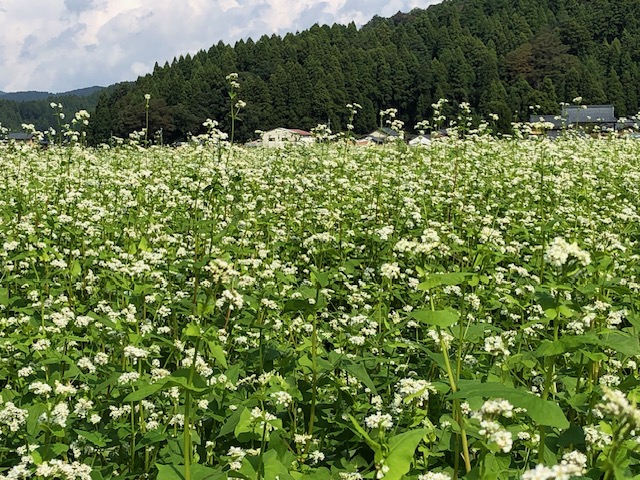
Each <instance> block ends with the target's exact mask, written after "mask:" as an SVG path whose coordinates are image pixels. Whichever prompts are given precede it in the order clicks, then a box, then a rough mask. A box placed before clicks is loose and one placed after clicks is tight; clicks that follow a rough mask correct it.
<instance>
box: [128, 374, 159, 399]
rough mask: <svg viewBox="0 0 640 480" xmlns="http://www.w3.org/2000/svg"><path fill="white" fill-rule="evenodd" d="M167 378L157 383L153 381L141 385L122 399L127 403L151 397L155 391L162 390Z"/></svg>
mask: <svg viewBox="0 0 640 480" xmlns="http://www.w3.org/2000/svg"><path fill="white" fill-rule="evenodd" d="M165 383H166V380H165V379H162V380H160V381H158V382H156V383H151V384H149V385H144V386H142V387H140V388H139V389H138V390H134V391H133V392H131V393H130V394H129V395H127V396H126V397H124V399H123V400H122V401H123V402H125V403H128V402H139V401H140V400H144V399H145V398H147V397H150V396H151V395H153V394H154V393H156V392H158V391H159V390H162V389H163V388H164V386H165Z"/></svg>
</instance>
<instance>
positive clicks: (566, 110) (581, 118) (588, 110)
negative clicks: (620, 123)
mask: <svg viewBox="0 0 640 480" xmlns="http://www.w3.org/2000/svg"><path fill="white" fill-rule="evenodd" d="M562 117H563V118H564V119H566V121H567V122H568V123H616V122H617V119H616V117H615V114H614V109H613V105H569V106H565V107H563V108H562Z"/></svg>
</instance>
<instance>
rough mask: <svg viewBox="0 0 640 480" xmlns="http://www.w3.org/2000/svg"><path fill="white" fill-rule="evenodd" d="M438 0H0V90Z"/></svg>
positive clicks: (93, 75) (88, 80)
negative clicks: (219, 43)
mask: <svg viewBox="0 0 640 480" xmlns="http://www.w3.org/2000/svg"><path fill="white" fill-rule="evenodd" d="M433 3H438V0H323V1H316V0H181V1H175V0H173V1H170V0H26V1H25V0H0V25H1V26H2V28H0V65H2V68H1V69H0V90H3V91H5V92H12V91H21V90H44V91H50V92H62V91H67V90H72V89H75V88H82V87H88V86H92V85H104V86H106V85H110V84H113V83H115V82H118V81H123V80H134V79H135V78H136V77H137V76H139V75H144V74H146V73H148V72H150V71H151V70H152V69H153V65H154V63H155V62H156V61H157V62H158V63H160V64H161V65H162V64H163V63H164V62H165V61H170V60H171V59H172V58H173V57H175V56H178V55H180V54H186V53H195V52H197V51H198V50H201V49H208V48H209V47H210V46H211V45H213V44H216V43H218V41H220V40H222V41H223V42H226V43H231V44H233V43H234V42H235V41H237V40H239V39H241V38H244V39H246V38H249V37H251V38H253V39H254V40H257V39H259V38H260V37H261V36H262V35H265V34H266V35H271V34H273V33H276V34H279V35H282V34H285V33H287V32H295V31H300V30H304V29H307V28H309V27H310V26H311V25H313V24H314V23H320V24H323V23H327V24H332V23H335V22H337V23H349V22H351V21H354V22H355V23H356V25H358V26H361V25H362V24H364V23H366V22H367V21H369V20H370V19H371V18H372V17H373V16H374V15H380V16H383V17H388V16H391V15H393V14H395V13H396V12H398V11H402V12H408V11H410V10H411V9H413V8H416V7H418V8H426V7H428V6H429V5H431V4H433Z"/></svg>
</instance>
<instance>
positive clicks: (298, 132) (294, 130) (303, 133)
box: [263, 127, 311, 137]
mask: <svg viewBox="0 0 640 480" xmlns="http://www.w3.org/2000/svg"><path fill="white" fill-rule="evenodd" d="M277 130H285V131H287V132H291V133H295V134H296V135H300V136H302V137H310V136H311V132H307V131H306V130H301V129H299V128H284V127H277V128H273V129H271V130H267V131H266V132H263V133H269V132H275V131H277Z"/></svg>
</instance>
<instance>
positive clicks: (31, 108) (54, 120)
mask: <svg viewBox="0 0 640 480" xmlns="http://www.w3.org/2000/svg"><path fill="white" fill-rule="evenodd" d="M108 91H109V87H107V88H105V87H98V86H95V87H87V88H81V89H77V90H71V91H68V92H62V93H49V92H36V91H30V92H10V93H7V92H0V125H2V126H3V127H5V128H8V129H9V130H10V131H14V132H16V131H22V124H23V123H26V124H33V125H34V126H35V128H36V129H37V130H39V131H46V130H48V129H49V128H54V129H58V128H59V124H65V123H68V122H69V121H70V120H71V119H72V118H73V115H74V114H75V113H76V112H77V111H79V110H87V111H89V112H92V111H93V110H94V109H95V106H96V104H97V103H98V99H99V98H100V95H101V94H102V93H103V92H108ZM52 102H54V103H56V104H62V107H63V108H62V113H64V116H65V118H64V119H60V118H59V117H58V116H57V113H58V112H59V111H58V110H55V111H54V110H53V109H52V108H51V105H50V104H51V103H52Z"/></svg>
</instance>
